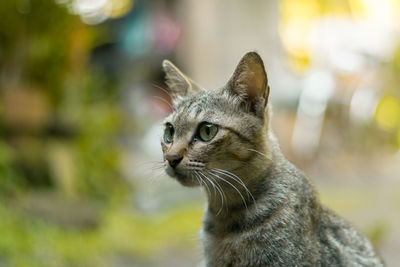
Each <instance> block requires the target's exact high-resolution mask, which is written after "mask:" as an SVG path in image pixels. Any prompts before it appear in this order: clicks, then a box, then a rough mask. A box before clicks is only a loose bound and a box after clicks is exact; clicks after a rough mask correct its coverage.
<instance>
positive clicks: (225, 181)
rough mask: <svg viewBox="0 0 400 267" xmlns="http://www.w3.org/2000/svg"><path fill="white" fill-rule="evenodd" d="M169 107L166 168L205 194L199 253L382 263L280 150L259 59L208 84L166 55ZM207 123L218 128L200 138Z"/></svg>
mask: <svg viewBox="0 0 400 267" xmlns="http://www.w3.org/2000/svg"><path fill="white" fill-rule="evenodd" d="M163 66H164V70H165V72H166V74H167V83H168V85H169V86H170V89H171V91H172V92H173V95H172V97H173V100H174V107H175V111H174V112H173V113H172V114H171V115H170V116H169V117H168V118H166V119H165V124H167V123H169V124H171V125H172V126H173V127H174V129H175V132H174V137H173V142H172V143H170V144H168V143H165V142H164V141H162V142H161V144H162V149H163V153H164V156H165V158H167V156H168V155H171V154H173V155H180V156H181V157H182V160H181V161H180V162H179V164H178V165H177V166H176V167H175V168H172V167H171V166H170V165H169V164H168V162H167V161H166V171H167V173H168V174H169V175H171V176H172V177H174V178H176V179H177V180H178V181H179V182H180V183H181V184H183V185H185V186H198V185H200V186H202V187H203V188H204V189H205V192H206V193H207V197H208V205H207V209H206V212H205V216H204V227H203V229H202V231H201V239H202V242H203V247H204V262H205V265H206V266H208V267H214V266H215V267H221V266H251V267H256V266H383V261H382V260H381V259H380V258H379V256H377V254H376V252H375V251H374V248H373V246H372V245H371V243H370V242H369V241H368V240H367V239H366V238H365V237H364V236H363V235H362V234H360V233H359V232H358V231H356V230H355V229H354V228H353V227H352V226H351V225H350V224H348V223H347V222H345V221H344V220H343V219H341V218H339V217H338V216H337V215H335V213H333V212H332V211H330V210H329V209H328V208H326V207H324V206H322V205H321V204H320V202H319V200H318V197H317V194H316V193H315V191H314V188H313V186H312V184H311V182H310V181H309V179H308V178H307V177H306V176H305V175H304V174H303V173H302V172H301V171H300V170H299V169H297V168H296V167H295V166H294V165H292V164H291V163H290V162H289V161H287V160H286V159H285V158H284V156H283V155H282V153H281V152H280V149H279V145H278V144H277V140H276V138H275V137H274V135H273V134H272V132H271V130H270V127H269V122H270V111H269V110H270V108H269V105H267V101H268V95H269V86H268V79H267V76H266V73H265V70H264V66H263V63H262V60H261V58H260V57H259V55H258V54H257V53H255V52H250V53H248V54H246V55H245V56H244V57H243V58H242V60H241V61H240V63H239V65H238V67H237V68H236V70H235V72H234V74H233V76H232V78H231V79H230V80H229V82H228V83H227V85H225V86H224V87H222V88H219V89H215V90H209V91H205V90H203V89H201V88H200V87H199V86H197V85H195V84H194V83H193V82H192V81H191V80H190V79H189V78H187V77H186V76H185V75H184V74H183V73H182V72H180V71H179V70H178V69H177V68H176V67H175V66H174V65H173V64H172V63H170V62H167V61H166V62H164V64H163ZM203 122H208V123H212V124H215V125H218V132H217V134H216V136H215V137H214V138H213V139H212V140H210V141H208V142H203V141H200V140H198V138H196V136H197V135H196V133H197V132H198V127H199V125H201V124H202V123H203Z"/></svg>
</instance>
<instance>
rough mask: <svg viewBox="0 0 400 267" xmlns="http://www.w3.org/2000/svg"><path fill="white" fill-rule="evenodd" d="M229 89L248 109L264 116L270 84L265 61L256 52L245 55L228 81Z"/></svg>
mask: <svg viewBox="0 0 400 267" xmlns="http://www.w3.org/2000/svg"><path fill="white" fill-rule="evenodd" d="M227 89H228V90H229V91H230V92H231V93H232V94H234V95H235V96H237V97H238V98H239V99H240V101H241V103H242V105H243V106H244V107H245V108H246V109H247V110H248V111H251V112H254V113H255V114H256V115H260V116H263V114H264V108H265V106H266V105H267V103H268V96H269V85H268V78H267V74H266V72H265V68H264V63H263V61H262V59H261V57H260V56H259V55H258V54H257V53H256V52H249V53H247V54H246V55H244V56H243V58H242V59H241V60H240V62H239V64H238V66H237V67H236V70H235V72H234V73H233V75H232V77H231V79H230V80H229V81H228V84H227Z"/></svg>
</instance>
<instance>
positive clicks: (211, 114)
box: [165, 91, 230, 128]
mask: <svg viewBox="0 0 400 267" xmlns="http://www.w3.org/2000/svg"><path fill="white" fill-rule="evenodd" d="M229 109H230V107H229V104H228V103H227V101H226V99H224V98H223V97H222V95H221V93H220V92H218V91H205V92H202V93H200V94H197V95H195V96H193V97H190V98H187V99H183V100H181V101H180V102H179V103H178V105H176V106H175V111H174V112H173V113H172V114H171V115H170V116H168V117H167V118H166V120H165V122H170V123H172V124H173V125H174V126H176V127H182V126H184V127H183V128H187V126H190V125H197V124H198V123H200V122H203V121H207V122H211V123H216V124H218V123H219V122H221V120H222V119H224V118H225V117H226V115H224V113H225V112H226V111H228V110H229Z"/></svg>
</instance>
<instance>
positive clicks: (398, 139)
mask: <svg viewBox="0 0 400 267" xmlns="http://www.w3.org/2000/svg"><path fill="white" fill-rule="evenodd" d="M397 145H398V146H399V148H400V129H399V130H398V131H397Z"/></svg>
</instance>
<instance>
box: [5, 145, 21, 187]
mask: <svg viewBox="0 0 400 267" xmlns="http://www.w3.org/2000/svg"><path fill="white" fill-rule="evenodd" d="M15 165H16V164H15V153H14V150H13V149H12V148H11V147H10V146H9V145H7V143H5V142H4V141H0V194H1V193H3V194H10V193H13V192H15V191H16V190H17V188H20V187H21V186H23V184H24V182H23V181H24V180H23V177H22V174H21V173H20V172H19V171H18V170H17V168H15Z"/></svg>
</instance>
